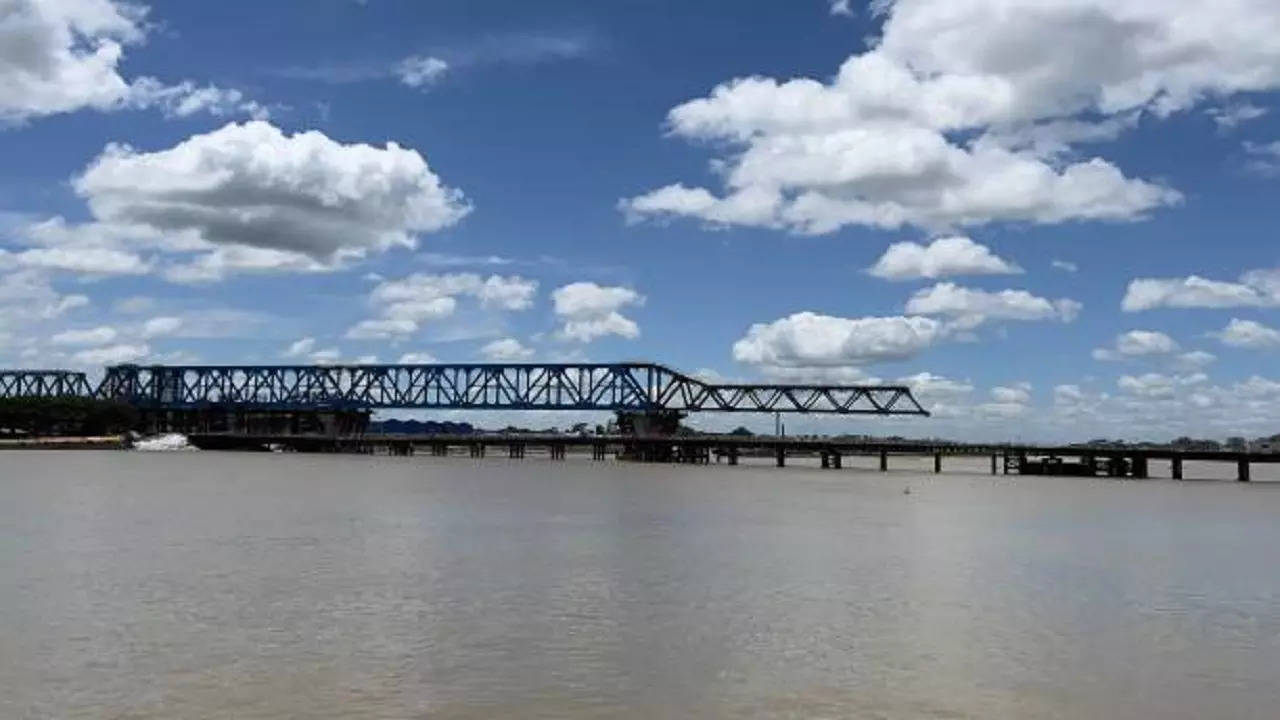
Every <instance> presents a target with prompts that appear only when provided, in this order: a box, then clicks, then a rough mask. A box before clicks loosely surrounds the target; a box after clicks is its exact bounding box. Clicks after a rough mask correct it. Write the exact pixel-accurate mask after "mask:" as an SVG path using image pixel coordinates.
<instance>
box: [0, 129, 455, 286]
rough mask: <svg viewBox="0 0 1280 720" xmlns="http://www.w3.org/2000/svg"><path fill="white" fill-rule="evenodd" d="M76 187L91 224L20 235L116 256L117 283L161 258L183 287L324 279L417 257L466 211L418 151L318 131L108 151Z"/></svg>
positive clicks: (49, 226) (231, 135) (216, 136)
mask: <svg viewBox="0 0 1280 720" xmlns="http://www.w3.org/2000/svg"><path fill="white" fill-rule="evenodd" d="M73 185H74V187H75V190H76V192H77V193H78V194H80V195H81V196H82V197H84V198H85V199H86V200H87V202H88V204H89V209H90V210H91V211H92V214H93V216H94V218H95V221H94V222H90V223H86V224H82V225H67V224H66V223H65V222H64V221H62V220H61V218H55V219H53V220H50V221H46V222H44V223H39V224H36V225H33V226H30V227H28V228H26V229H25V238H24V239H25V240H26V241H27V242H30V243H32V244H37V245H41V246H44V247H46V248H49V249H50V250H49V252H52V251H53V250H57V251H60V252H63V253H68V254H74V253H81V252H89V253H99V254H103V253H115V255H113V256H111V257H109V258H108V257H106V256H105V255H104V257H103V259H105V260H109V261H110V262H109V263H106V262H104V263H103V264H111V265H113V266H117V267H116V271H117V272H125V271H130V272H138V271H141V270H142V268H143V266H144V265H147V264H150V263H146V262H145V261H143V260H141V259H140V258H138V257H136V255H137V253H138V252H139V251H140V250H150V251H153V252H157V253H164V254H166V255H168V256H169V257H170V258H171V261H170V262H169V263H168V264H166V265H164V266H162V268H161V269H162V270H163V271H164V274H165V275H166V277H168V278H169V279H171V280H174V281H179V282H200V281H212V280H217V279H220V278H222V277H224V276H226V275H228V274H231V273H234V272H308V271H313V272H314V271H321V270H327V269H332V268H335V267H340V266H342V265H343V264H344V263H346V262H348V261H351V260H355V259H359V258H362V257H365V256H366V255H368V254H370V253H377V252H383V251H385V250H388V249H390V248H393V247H414V246H415V245H416V242H417V236H418V235H419V234H422V233H430V232H434V231H437V230H440V229H442V228H445V227H448V226H450V225H453V224H455V223H457V222H458V221H459V220H461V219H462V217H463V216H465V215H466V214H467V213H468V212H469V211H470V209H471V208H470V205H468V204H467V202H466V200H465V199H464V198H463V196H462V194H461V193H459V192H458V191H456V190H453V189H450V188H448V187H445V186H444V185H442V184H441V182H440V179H439V178H438V177H437V176H436V175H435V173H433V172H432V171H431V169H430V168H429V167H428V166H427V163H426V161H425V160H424V159H423V157H422V155H420V154H419V153H418V152H417V151H415V150H412V149H408V148H402V147H400V146H399V145H396V144H395V143H388V144H387V145H386V146H384V147H381V148H379V147H374V146H371V145H365V144H359V143H352V144H344V143H341V142H338V141H335V140H332V139H330V138H328V137H327V136H325V135H324V134H322V133H320V132H317V131H309V132H299V133H295V134H293V135H286V134H285V133H283V132H281V131H280V130H279V129H278V128H276V127H274V126H272V125H270V124H268V123H265V122H259V121H253V122H248V123H244V124H234V123H233V124H229V125H226V126H224V127H222V128H220V129H217V130H214V131H212V132H209V133H205V134H201V135H195V136H192V137H190V138H188V139H186V140H184V141H183V142H181V143H179V144H177V145H176V146H174V147H172V148H169V149H166V150H159V151H155V152H144V151H140V150H136V149H134V148H131V147H129V146H126V145H116V144H113V145H109V146H107V148H106V150H105V151H104V152H103V153H102V154H101V155H100V156H98V158H96V159H95V160H94V161H93V162H92V163H91V164H90V165H89V167H88V168H87V169H86V170H85V171H84V173H82V174H81V175H80V176H79V177H77V178H75V180H74V182H73ZM27 252H31V251H27ZM16 256H17V257H19V258H20V257H21V256H22V253H18V254H16ZM52 262H53V261H51V260H49V261H47V264H52ZM64 264H65V263H64ZM80 264H81V265H83V264H84V263H83V262H81V263H80ZM67 269H73V268H71V267H68V268H67ZM78 269H83V268H78Z"/></svg>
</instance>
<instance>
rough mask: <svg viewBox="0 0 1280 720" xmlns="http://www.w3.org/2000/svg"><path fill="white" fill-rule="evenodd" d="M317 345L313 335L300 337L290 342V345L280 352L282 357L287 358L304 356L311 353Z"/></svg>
mask: <svg viewBox="0 0 1280 720" xmlns="http://www.w3.org/2000/svg"><path fill="white" fill-rule="evenodd" d="M315 347H316V339H315V338H313V337H304V338H300V339H298V340H295V341H293V342H292V343H290V344H289V347H287V348H285V349H284V350H282V351H281V352H280V357H286V358H296V357H302V356H304V355H306V354H308V353H310V352H311V351H312V350H314V349H315Z"/></svg>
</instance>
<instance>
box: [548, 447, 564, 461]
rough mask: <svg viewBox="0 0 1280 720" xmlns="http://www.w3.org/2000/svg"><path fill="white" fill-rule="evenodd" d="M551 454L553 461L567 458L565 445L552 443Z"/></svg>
mask: <svg viewBox="0 0 1280 720" xmlns="http://www.w3.org/2000/svg"><path fill="white" fill-rule="evenodd" d="M550 454H551V459H552V460H563V459H564V456H565V445H564V443H552V444H551V446H550Z"/></svg>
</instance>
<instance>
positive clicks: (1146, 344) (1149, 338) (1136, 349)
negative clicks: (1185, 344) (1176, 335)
mask: <svg viewBox="0 0 1280 720" xmlns="http://www.w3.org/2000/svg"><path fill="white" fill-rule="evenodd" d="M1177 350H1178V343H1177V342H1175V341H1174V339H1173V338H1171V337H1169V336H1168V335H1165V334H1164V333H1162V332H1155V331H1152V330H1130V331H1129V332H1126V333H1123V334H1121V335H1119V336H1117V337H1116V352H1118V353H1120V354H1121V355H1127V356H1129V357H1139V356H1143V355H1168V354H1170V353H1173V352H1177Z"/></svg>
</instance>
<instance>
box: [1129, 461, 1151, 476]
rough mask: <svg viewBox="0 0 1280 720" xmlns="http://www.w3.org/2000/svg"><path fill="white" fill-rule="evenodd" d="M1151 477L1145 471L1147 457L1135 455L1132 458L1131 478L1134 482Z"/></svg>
mask: <svg viewBox="0 0 1280 720" xmlns="http://www.w3.org/2000/svg"><path fill="white" fill-rule="evenodd" d="M1149 477H1151V474H1150V473H1149V472H1148V471H1147V457H1146V456H1145V455H1135V456H1134V458H1133V478H1134V479H1135V480H1146V479H1147V478H1149Z"/></svg>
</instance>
